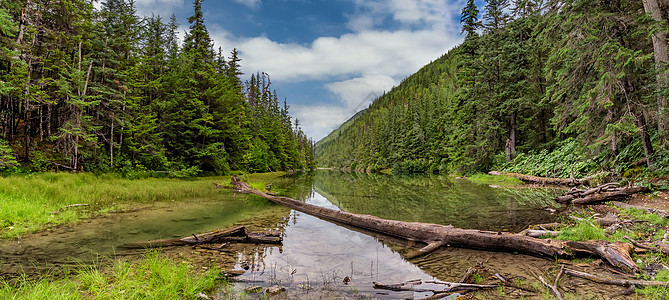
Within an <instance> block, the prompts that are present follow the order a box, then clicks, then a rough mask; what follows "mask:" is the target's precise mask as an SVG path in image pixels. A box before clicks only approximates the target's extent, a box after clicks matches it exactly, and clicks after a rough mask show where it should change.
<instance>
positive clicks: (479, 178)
mask: <svg viewBox="0 0 669 300" xmlns="http://www.w3.org/2000/svg"><path fill="white" fill-rule="evenodd" d="M467 179H469V181H471V182H473V183H478V184H485V185H498V186H501V187H509V186H516V185H521V184H523V181H522V180H520V179H518V178H514V177H507V176H493V175H488V174H482V173H479V174H474V175H472V176H470V177H467Z"/></svg>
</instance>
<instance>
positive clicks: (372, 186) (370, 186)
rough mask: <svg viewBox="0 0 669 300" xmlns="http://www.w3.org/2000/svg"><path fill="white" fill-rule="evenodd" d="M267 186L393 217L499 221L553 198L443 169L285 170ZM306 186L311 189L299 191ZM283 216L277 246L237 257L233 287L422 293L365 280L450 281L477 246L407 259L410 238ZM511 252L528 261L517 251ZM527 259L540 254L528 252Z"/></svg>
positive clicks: (510, 223)
mask: <svg viewBox="0 0 669 300" xmlns="http://www.w3.org/2000/svg"><path fill="white" fill-rule="evenodd" d="M275 186H276V187H277V189H279V190H282V191H283V192H284V193H285V194H286V195H288V196H290V197H293V198H296V199H300V200H302V201H306V202H308V203H310V204H314V205H318V206H322V207H328V208H332V209H337V210H339V209H343V210H346V211H350V212H355V213H363V214H371V215H376V216H380V217H383V218H388V219H395V220H404V221H421V222H431V223H441V224H454V225H455V226H459V227H470V228H476V227H477V226H480V228H482V229H504V228H517V227H520V226H526V225H527V224H525V223H527V222H535V221H540V222H545V221H547V220H550V219H551V218H552V217H551V216H550V215H549V214H548V213H547V212H544V211H540V210H537V209H536V207H537V206H545V205H549V204H552V203H553V202H552V201H551V200H550V199H551V197H552V196H553V193H552V192H551V191H545V190H541V191H535V190H523V191H514V190H510V191H505V190H499V189H493V188H489V187H488V186H482V185H475V184H471V183H468V182H455V181H452V180H450V179H448V178H445V177H426V176H422V177H404V178H397V177H389V176H375V175H371V176H367V175H357V174H345V173H338V172H318V173H316V174H315V175H314V176H313V177H310V176H306V177H297V178H295V177H293V178H287V179H285V181H284V182H277V183H275ZM306 187H313V189H312V190H311V191H307V190H306V189H305V188H306ZM293 193H294V194H293ZM333 202H334V203H333ZM335 204H336V205H335ZM288 223H289V224H290V225H289V226H287V227H286V228H285V233H284V241H283V246H282V251H277V249H276V248H273V247H269V248H265V249H263V250H262V252H263V254H262V255H260V256H253V257H252V260H253V261H252V262H250V263H249V262H248V261H247V260H248V259H249V258H248V257H244V256H240V257H239V259H238V261H237V265H236V267H237V268H243V267H244V266H246V265H249V264H250V265H251V268H250V269H251V270H254V271H253V272H247V273H246V274H244V275H242V276H241V277H240V278H239V279H240V280H242V281H243V282H242V283H239V284H238V288H240V289H242V288H244V287H248V286H255V285H259V286H271V285H275V284H278V285H282V286H286V287H288V291H287V293H288V297H289V298H297V297H309V293H310V292H311V293H314V292H313V291H311V290H310V288H314V289H316V290H317V292H316V293H319V296H318V297H320V296H321V295H320V293H323V290H326V291H333V292H335V293H336V295H339V296H341V295H347V296H348V297H352V296H356V295H367V296H372V297H375V298H407V297H409V298H413V297H420V296H429V293H428V294H425V295H420V294H415V295H414V294H413V293H412V292H390V291H379V290H374V289H373V282H374V281H381V282H385V283H400V282H404V281H407V280H412V279H423V280H431V279H435V278H434V277H438V279H440V280H451V281H453V280H456V279H455V278H453V276H461V275H462V274H461V273H460V272H464V270H466V269H467V268H468V267H470V266H471V265H472V264H473V263H474V262H475V261H476V260H477V258H476V256H478V255H479V254H480V253H481V251H475V250H460V249H458V250H444V251H440V252H438V253H435V254H434V255H431V256H430V257H429V258H417V259H414V260H413V261H411V262H410V261H407V260H406V259H405V258H404V257H403V255H404V254H406V253H407V252H408V251H409V250H410V249H409V248H410V247H411V246H412V245H410V244H407V243H406V242H404V241H397V240H393V239H391V238H389V237H385V236H382V235H378V234H373V233H369V232H361V231H360V230H358V229H349V228H346V227H342V226H339V225H336V224H334V223H331V222H327V221H323V220H320V219H318V218H315V217H312V216H309V215H307V214H303V213H299V212H296V211H291V213H290V219H289V221H288ZM521 224H522V225H521ZM454 251H455V252H454ZM504 255H506V256H512V255H509V254H502V256H504ZM485 256H486V255H482V256H481V257H485ZM517 257H522V258H521V260H523V261H525V262H526V263H527V262H528V260H527V259H526V257H525V256H517ZM512 260H514V259H513V258H509V257H507V258H506V259H505V261H507V262H509V261H512ZM529 261H531V263H537V262H539V263H541V262H543V260H541V259H535V258H531V259H530V260H529ZM260 265H262V267H259V266H260ZM507 269H508V268H507ZM426 271H427V272H426ZM458 274H459V275H458ZM346 277H348V279H349V280H350V282H349V283H348V284H344V278H346ZM312 296H313V295H312ZM314 297H315V296H314Z"/></svg>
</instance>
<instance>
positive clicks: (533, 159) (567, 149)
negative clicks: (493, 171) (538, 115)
mask: <svg viewBox="0 0 669 300" xmlns="http://www.w3.org/2000/svg"><path fill="white" fill-rule="evenodd" d="M583 149H584V147H583V145H581V144H580V143H579V142H578V141H576V140H575V139H567V140H564V141H561V142H560V143H558V146H557V147H556V148H555V149H554V150H553V151H551V152H548V150H545V149H544V150H541V151H538V152H536V151H534V152H530V153H527V154H525V153H520V154H519V155H518V156H516V157H515V158H514V159H513V160H512V161H510V162H508V163H505V164H504V165H502V169H503V170H504V171H506V172H513V173H522V174H533V175H535V176H543V177H561V178H570V177H571V176H573V177H574V178H581V177H584V176H586V175H587V174H591V173H593V172H594V171H596V170H597V168H598V167H599V166H598V165H597V164H596V163H595V162H594V161H593V160H588V159H587V155H586V153H584V152H583Z"/></svg>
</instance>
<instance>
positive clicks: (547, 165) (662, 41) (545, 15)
mask: <svg viewBox="0 0 669 300" xmlns="http://www.w3.org/2000/svg"><path fill="white" fill-rule="evenodd" d="M668 7H669V2H668V1H665V0H643V1H628V0H597V1H585V0H548V1H543V0H515V1H512V2H510V1H508V0H488V1H486V4H485V7H482V8H479V7H477V6H476V4H475V2H474V1H473V0H469V1H468V2H467V5H466V7H464V8H463V9H462V15H461V24H462V31H463V33H464V34H465V35H466V38H465V41H464V42H463V43H462V44H461V45H459V46H458V47H456V48H454V49H452V50H450V51H449V52H448V53H446V54H445V55H443V56H442V57H441V58H439V59H437V60H436V61H434V62H432V63H430V64H428V65H426V66H425V67H423V68H422V69H421V70H419V71H418V72H417V73H415V74H413V75H411V76H409V77H408V78H406V79H405V80H403V81H402V83H401V84H399V86H397V87H395V88H393V89H392V90H391V91H389V92H387V93H386V94H384V95H383V96H381V97H379V98H378V99H376V100H375V101H374V102H373V103H372V104H371V105H370V106H369V108H367V109H366V110H365V111H364V113H362V114H359V115H356V116H355V117H354V118H352V120H349V121H348V122H347V123H346V124H344V125H343V126H342V127H340V128H339V129H337V130H335V131H334V132H332V133H331V134H330V135H329V136H327V137H326V138H324V139H322V140H321V141H319V142H318V143H317V145H316V157H317V160H318V163H319V165H321V166H330V167H350V168H352V169H359V170H365V169H366V170H369V171H378V170H381V169H385V168H392V170H393V173H396V172H397V173H412V172H441V173H473V172H479V171H487V170H490V169H492V168H506V169H509V170H512V171H518V172H527V173H534V174H540V175H546V176H564V177H568V176H578V175H579V174H585V173H589V172H594V171H597V170H600V169H601V170H612V171H614V172H615V171H617V172H620V173H623V172H625V170H629V169H631V168H632V167H635V166H636V168H637V169H644V166H646V167H647V170H651V171H653V172H656V173H658V172H659V174H666V173H669V150H668V148H669V147H668V146H667V141H666V139H667V130H669V128H668V126H669V124H668V123H669V109H668V108H667V101H666V99H667V95H669V82H668V80H669V71H668V69H667V67H668V66H667V60H668V59H667V38H666V32H667V29H668V28H669V26H668V23H667V20H668V14H669V8H668ZM479 11H481V13H480V14H479ZM640 172H643V170H641V171H640Z"/></svg>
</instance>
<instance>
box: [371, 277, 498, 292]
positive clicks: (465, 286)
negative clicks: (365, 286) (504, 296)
mask: <svg viewBox="0 0 669 300" xmlns="http://www.w3.org/2000/svg"><path fill="white" fill-rule="evenodd" d="M373 284H374V288H375V289H383V290H390V291H414V292H432V293H434V294H440V293H452V292H458V291H477V290H482V289H494V288H496V287H497V286H498V285H495V284H472V283H459V282H445V281H426V282H425V284H435V285H445V287H444V288H440V289H437V288H423V287H420V285H423V282H422V280H420V279H417V280H411V281H407V282H403V283H397V284H384V283H379V282H373Z"/></svg>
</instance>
